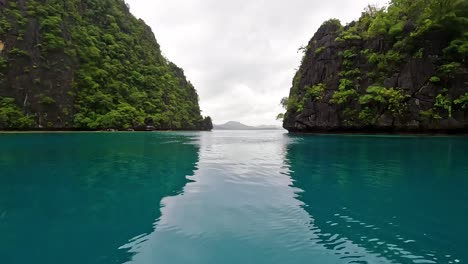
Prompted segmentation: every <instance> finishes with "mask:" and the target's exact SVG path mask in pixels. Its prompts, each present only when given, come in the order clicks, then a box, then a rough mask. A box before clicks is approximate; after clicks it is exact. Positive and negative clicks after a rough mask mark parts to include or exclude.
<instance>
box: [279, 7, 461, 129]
mask: <svg viewBox="0 0 468 264" xmlns="http://www.w3.org/2000/svg"><path fill="white" fill-rule="evenodd" d="M428 2H429V3H430V4H429V5H427V3H428ZM441 2H444V3H445V5H442V6H441ZM421 5H425V7H426V8H425V9H423V8H421ZM418 10H425V11H424V12H422V11H418ZM467 28H468V7H467V3H466V1H450V0H449V1H437V0H431V1H424V2H423V1H392V2H391V3H390V6H389V7H388V8H387V9H377V8H374V7H369V8H368V9H367V10H366V11H365V12H364V13H363V14H362V17H361V18H360V19H359V20H358V21H356V22H353V23H350V24H349V25H347V26H345V27H342V26H341V24H340V22H339V21H337V20H329V21H327V22H325V23H324V24H323V25H322V26H321V27H320V28H319V30H318V31H317V33H316V34H315V35H314V36H313V38H312V39H311V41H310V42H309V44H308V46H307V47H306V48H305V54H304V58H303V61H302V65H301V66H300V68H299V70H298V71H297V73H296V76H295V77H294V81H293V87H292V88H291V92H290V96H289V98H288V100H287V102H286V103H287V113H286V114H285V118H284V124H283V126H284V128H285V129H287V130H289V131H292V132H326V131H336V132H340V131H341V132H346V131H349V132H352V131H356V132H360V131H362V132H372V131H376V132H377V131H385V132H466V131H467V129H468V31H467Z"/></svg>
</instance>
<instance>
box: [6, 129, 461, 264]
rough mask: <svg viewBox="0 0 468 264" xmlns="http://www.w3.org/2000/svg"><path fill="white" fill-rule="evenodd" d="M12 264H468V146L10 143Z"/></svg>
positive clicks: (242, 138) (325, 139)
mask: <svg viewBox="0 0 468 264" xmlns="http://www.w3.org/2000/svg"><path fill="white" fill-rule="evenodd" d="M0 146H1V151H0V263H5V264H10V263H13V264H16V263H21V264H23V263H25V264H26V263H28V264H29V263H39V264H42V263H44V264H55V263H69V264H74V263H77V264H78V263H80V264H81V263H131V264H146V263H148V264H149V263H162V264H165V263H169V264H179V263H184V264H185V263H197V264H198V263H206V264H211V263H227V264H229V263H256V264H258V263H265V264H270V263H318V264H327V263H467V262H468V224H467V223H468V139H467V138H463V137H395V136H333V135H327V136H310V135H309V136H293V135H288V134H285V133H284V132H282V131H261V132H258V131H255V132H248V131H245V132H242V131H236V132H232V131H222V132H221V131H217V132H211V133H210V132H203V133H198V132H180V133H179V132H178V133H110V134H107V133H78V134H3V135H0Z"/></svg>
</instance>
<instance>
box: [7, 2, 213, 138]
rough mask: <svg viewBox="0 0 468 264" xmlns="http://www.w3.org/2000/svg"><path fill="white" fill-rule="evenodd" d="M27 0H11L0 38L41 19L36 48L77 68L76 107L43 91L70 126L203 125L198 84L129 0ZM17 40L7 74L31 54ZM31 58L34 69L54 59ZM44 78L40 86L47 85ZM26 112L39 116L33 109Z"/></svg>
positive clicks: (9, 55) (11, 46)
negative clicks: (137, 15)
mask: <svg viewBox="0 0 468 264" xmlns="http://www.w3.org/2000/svg"><path fill="white" fill-rule="evenodd" d="M25 2H26V3H25V4H24V5H20V4H18V3H15V2H14V1H7V6H6V7H5V8H4V10H1V12H2V14H5V15H3V16H2V17H1V18H0V40H2V39H3V40H4V39H7V38H9V39H11V35H18V34H17V33H18V32H22V34H24V33H25V30H28V28H30V27H34V25H36V24H37V23H38V39H39V43H37V44H36V45H35V49H34V50H33V52H34V53H37V54H39V56H40V58H41V61H43V62H46V61H48V60H49V59H50V58H56V57H57V56H59V57H63V58H61V60H62V61H71V65H68V66H67V65H62V66H60V65H55V67H69V68H71V69H72V71H73V77H72V78H71V79H70V80H68V81H69V82H70V83H71V86H72V90H71V91H70V92H69V93H68V95H69V96H71V97H72V98H73V100H71V101H72V102H73V104H72V105H70V106H67V107H64V106H63V105H64V102H62V101H61V100H62V99H61V98H57V96H55V94H56V93H54V92H53V91H48V90H47V89H46V88H44V91H43V94H44V96H48V97H49V98H50V99H49V100H46V101H43V102H42V103H46V104H50V105H52V106H53V105H56V106H57V109H59V110H60V111H61V113H60V114H59V115H60V117H61V118H62V119H67V118H68V119H70V120H71V124H69V126H71V127H74V128H76V129H92V130H94V129H106V128H115V129H127V128H134V127H137V126H141V125H144V124H146V125H151V126H154V127H155V128H156V129H197V128H198V127H199V126H200V124H202V122H203V118H202V116H201V114H200V108H199V104H198V95H197V93H196V90H195V88H194V87H193V85H192V84H191V83H190V82H188V81H187V80H186V77H185V75H184V72H183V70H182V69H180V68H179V67H177V66H176V65H175V64H173V63H172V62H170V61H169V60H168V59H166V58H165V57H164V56H163V55H162V53H161V50H160V47H159V45H158V43H157V42H156V40H155V37H154V35H153V33H152V31H151V29H150V28H149V27H148V26H147V25H146V24H145V23H144V22H143V21H142V20H139V19H137V18H135V17H134V16H133V15H131V14H130V12H129V8H128V6H127V5H126V4H125V2H124V1H123V0H27V1H25ZM2 9H3V8H2ZM13 31H14V34H13ZM27 34H32V32H27ZM17 37H18V39H17V40H16V41H15V42H12V41H10V43H7V44H6V51H7V52H3V53H1V54H0V78H4V77H2V76H4V74H5V71H7V70H8V68H9V66H13V67H18V65H14V63H15V62H16V58H18V57H19V56H30V55H31V54H29V53H31V51H28V50H21V49H19V48H17V47H16V45H15V43H18V42H19V41H21V39H20V37H21V36H19V35H18V36H17ZM29 62H30V65H25V66H27V68H28V69H36V68H37V67H44V68H45V67H46V66H44V65H46V64H47V63H39V64H35V63H33V61H32V60H30V61H29ZM8 64H10V65H8ZM25 68H26V67H25ZM44 70H56V69H54V68H53V67H52V69H44ZM39 81H40V80H36V82H34V84H35V85H40V83H39ZM0 95H1V91H0ZM17 100H18V99H17ZM16 103H20V102H18V101H17V102H16ZM24 110H25V112H29V114H32V113H30V112H33V111H34V107H29V108H27V107H26V108H25V109H24ZM51 121H52V122H55V120H51ZM205 121H206V120H205ZM36 125H37V124H36Z"/></svg>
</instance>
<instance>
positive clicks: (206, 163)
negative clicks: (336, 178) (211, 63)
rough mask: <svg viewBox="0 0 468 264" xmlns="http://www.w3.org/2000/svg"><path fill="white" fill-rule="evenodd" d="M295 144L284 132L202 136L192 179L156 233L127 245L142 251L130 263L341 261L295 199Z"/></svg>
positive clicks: (170, 203) (169, 201) (167, 204)
mask: <svg viewBox="0 0 468 264" xmlns="http://www.w3.org/2000/svg"><path fill="white" fill-rule="evenodd" d="M289 141H290V139H289V138H288V136H287V135H284V134H282V133H278V132H263V133H262V134H261V135H259V134H258V133H255V132H235V133H233V132H215V133H212V134H207V135H204V136H202V137H201V139H200V161H199V162H198V166H197V167H198V169H197V170H196V171H195V174H194V176H193V177H190V179H192V180H193V182H190V183H188V184H187V185H186V186H185V187H184V191H183V193H181V194H179V195H177V196H173V197H166V198H165V199H163V202H162V204H163V207H162V209H161V217H160V218H159V219H158V221H157V222H156V224H155V230H154V232H153V233H151V234H149V235H147V236H144V237H141V238H139V239H136V240H134V241H131V242H130V243H128V244H126V245H125V246H124V248H128V250H129V251H130V252H132V253H134V254H135V255H134V257H133V258H132V260H131V261H129V262H128V263H138V264H143V263H207V264H209V263H304V261H310V260H312V259H313V260H315V261H317V263H337V260H338V258H337V257H336V256H335V255H333V254H330V253H328V252H327V251H325V250H324V249H325V248H324V247H323V245H320V244H317V243H315V241H316V239H318V236H317V234H316V232H315V231H314V227H313V225H312V222H313V221H312V218H311V217H310V215H309V214H308V213H307V212H306V211H305V210H304V209H303V207H304V203H303V202H301V201H300V200H298V199H296V197H297V193H298V192H301V190H299V189H297V188H295V187H292V184H293V182H292V179H291V178H290V176H289V173H290V169H289V166H288V165H287V164H285V162H284V161H285V155H286V148H287V145H288V144H289Z"/></svg>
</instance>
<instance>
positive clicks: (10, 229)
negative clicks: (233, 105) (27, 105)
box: [0, 133, 198, 264]
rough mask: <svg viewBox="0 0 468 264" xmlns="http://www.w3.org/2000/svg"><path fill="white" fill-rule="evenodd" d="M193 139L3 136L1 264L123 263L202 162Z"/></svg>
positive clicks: (0, 159) (0, 164)
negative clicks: (131, 243)
mask: <svg viewBox="0 0 468 264" xmlns="http://www.w3.org/2000/svg"><path fill="white" fill-rule="evenodd" d="M194 140H196V138H194V136H187V135H184V136H181V135H178V134H169V133H167V134H125V133H122V134H43V135H41V134H38V135H2V136H1V138H0V143H1V144H0V145H1V146H2V151H1V152H0V167H1V170H2V171H1V173H0V234H1V235H0V236H1V238H0V252H1V254H0V255H1V257H0V262H1V263H48V264H49V263H80V264H81V263H123V262H125V261H127V260H128V259H129V257H130V256H131V254H129V253H127V252H126V251H124V250H118V248H119V247H120V246H121V245H122V244H124V243H126V241H128V239H129V238H131V237H132V236H134V235H135V234H145V233H150V232H151V231H152V230H153V227H152V223H153V222H154V219H156V218H158V217H159V216H160V211H159V210H158V208H159V203H160V201H161V199H162V198H163V197H165V196H168V195H175V194H177V193H178V192H180V190H181V189H182V187H183V186H184V185H185V184H186V183H187V179H186V176H187V175H193V170H194V169H195V164H196V162H197V161H198V145H197V144H193V141H194Z"/></svg>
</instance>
